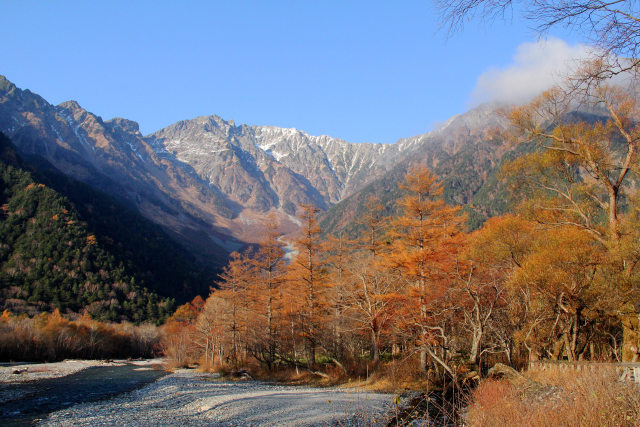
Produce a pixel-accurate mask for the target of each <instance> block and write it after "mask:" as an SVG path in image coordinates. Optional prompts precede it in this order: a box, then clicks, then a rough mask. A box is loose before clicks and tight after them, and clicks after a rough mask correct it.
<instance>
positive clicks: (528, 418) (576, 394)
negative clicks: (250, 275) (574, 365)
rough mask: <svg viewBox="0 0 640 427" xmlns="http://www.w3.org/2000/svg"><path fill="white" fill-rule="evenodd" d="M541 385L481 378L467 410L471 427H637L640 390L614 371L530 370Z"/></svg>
mask: <svg viewBox="0 0 640 427" xmlns="http://www.w3.org/2000/svg"><path fill="white" fill-rule="evenodd" d="M526 376H527V377H529V378H530V379H533V380H534V381H536V382H537V383H538V384H539V386H536V387H531V386H527V385H523V386H515V385H513V384H510V383H508V382H506V381H504V380H500V381H495V380H485V381H482V382H481V384H480V385H479V386H478V388H477V389H476V390H475V391H474V393H473V396H472V402H471V404H470V405H469V409H468V421H469V425H471V426H533V427H535V426H540V427H542V426H585V427H587V426H589V427H590V426H594V427H595V426H637V425H638V420H640V389H639V387H638V386H637V385H636V384H633V383H631V382H629V381H623V380H620V379H619V378H618V375H617V374H616V373H615V372H614V371H599V372H589V373H586V372H576V371H567V372H562V373H558V372H549V371H539V372H535V371H532V372H528V373H527V374H526Z"/></svg>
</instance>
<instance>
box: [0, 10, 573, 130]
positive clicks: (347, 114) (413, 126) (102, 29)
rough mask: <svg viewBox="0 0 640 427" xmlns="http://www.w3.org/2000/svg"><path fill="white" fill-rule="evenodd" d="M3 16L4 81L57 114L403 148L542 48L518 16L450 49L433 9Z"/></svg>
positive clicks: (458, 37)
mask: <svg viewBox="0 0 640 427" xmlns="http://www.w3.org/2000/svg"><path fill="white" fill-rule="evenodd" d="M2 6H3V7H2V8H3V14H2V15H3V16H2V25H0V38H1V39H2V40H3V42H2V43H1V44H0V74H3V75H5V76H6V77H7V78H8V79H9V80H11V81H13V82H14V83H15V84H16V85H17V86H19V87H21V88H28V89H30V90H32V91H33V92H36V93H39V94H40V95H42V96H43V97H44V98H45V99H47V100H48V101H49V102H51V103H54V104H57V103H60V102H63V101H65V100H69V99H74V100H77V101H78V102H79V103H80V104H81V105H82V106H83V107H84V108H86V109H87V110H89V111H91V112H93V113H95V114H97V115H100V116H102V117H103V118H104V119H109V118H112V117H125V118H128V119H131V120H135V121H137V122H139V123H140V127H141V130H142V132H143V133H145V134H146V133H150V132H153V131H155V130H158V129H160V128H162V127H164V126H168V125H170V124H172V123H174V122H176V121H178V120H182V119H189V118H193V117H196V116H200V115H209V114H217V115H220V116H221V117H223V118H225V119H233V120H235V122H236V123H237V124H238V123H247V124H256V125H274V126H283V127H296V128H298V129H302V130H305V131H307V132H308V133H310V134H313V135H320V134H327V135H331V136H334V137H339V138H343V139H346V140H347V141H352V142H363V141H368V142H393V141H395V140H397V139H398V138H401V137H407V136H411V135H415V134H419V133H424V132H426V131H428V130H429V129H431V128H432V127H433V126H434V124H436V123H438V122H442V121H445V120H446V119H448V118H449V117H450V116H452V115H454V114H459V113H462V112H464V111H465V110H467V109H468V108H469V106H470V103H472V102H474V99H473V98H474V95H473V94H474V93H475V94H477V93H478V87H477V85H478V79H479V78H480V77H481V76H483V75H484V76H486V75H487V73H488V74H489V75H490V74H491V72H494V74H495V72H496V71H500V70H503V69H505V68H509V67H511V66H513V63H514V55H516V53H517V52H518V49H519V46H520V49H521V47H522V44H523V43H527V42H529V43H531V42H535V41H536V38H537V34H536V33H535V32H534V31H532V30H530V29H529V28H528V27H527V25H528V24H527V23H524V22H522V21H520V20H519V19H518V18H517V17H516V16H514V17H513V19H510V18H509V19H508V22H502V21H498V22H494V23H491V24H488V25H485V24H482V23H477V22H471V23H469V24H468V25H467V26H466V27H465V29H464V31H462V32H459V33H457V34H455V35H453V36H452V37H449V38H447V35H446V32H445V31H442V30H439V26H438V17H437V13H436V10H435V6H434V4H433V3H432V2H431V1H429V0H423V1H403V2H393V1H366V2H365V1H361V2H360V1H358V2H356V1H317V2H313V1H300V0H298V1H276V0H274V1H202V2H197V1H189V2H163V1H149V2H145V1H136V2H131V1H123V2H120V1H103V2H98V1H83V2H74V1H57V2H53V1H46V2H44V1H29V0H20V1H14V0H5V1H4V2H3V5H2ZM551 36H553V37H558V38H560V39H562V40H566V41H567V42H568V43H569V44H573V43H576V42H577V40H573V39H571V36H570V35H568V34H562V33H552V34H551ZM543 52H544V49H543ZM527 61H528V60H526V59H525V60H524V62H525V63H526V62H527ZM493 78H494V80H495V78H498V81H499V78H500V77H499V76H498V77H496V76H495V75H494V76H493ZM493 83H494V84H495V81H494V82H493ZM507 91H509V90H507ZM484 97H485V98H486V97H489V98H490V95H486V94H485V96H484Z"/></svg>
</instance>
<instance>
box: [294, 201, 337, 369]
mask: <svg viewBox="0 0 640 427" xmlns="http://www.w3.org/2000/svg"><path fill="white" fill-rule="evenodd" d="M301 208H302V215H301V217H300V219H301V221H302V231H301V235H300V237H299V238H298V239H296V241H295V246H296V249H297V251H298V255H297V256H296V257H295V258H294V259H293V261H292V262H291V263H290V264H289V268H288V278H289V281H288V284H289V286H290V287H291V289H290V292H289V295H291V297H293V298H295V299H297V300H298V301H299V304H297V305H298V306H299V307H300V311H299V313H298V320H299V324H300V329H301V331H302V335H303V337H304V341H305V347H306V353H307V364H308V365H309V367H310V368H311V367H313V366H314V365H315V360H316V350H317V347H318V345H319V343H320V338H321V333H322V325H323V321H324V319H325V316H326V306H327V298H326V297H327V285H328V280H327V272H326V268H325V266H324V265H323V263H322V260H321V256H322V254H323V243H322V240H321V236H320V235H321V230H320V227H319V226H318V221H317V214H318V212H319V210H318V208H316V207H314V206H312V205H302V206H301Z"/></svg>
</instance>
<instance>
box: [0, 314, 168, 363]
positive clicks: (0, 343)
mask: <svg viewBox="0 0 640 427" xmlns="http://www.w3.org/2000/svg"><path fill="white" fill-rule="evenodd" d="M159 343H160V334H159V331H158V328H157V326H155V325H152V324H142V325H133V324H131V323H126V322H123V323H106V322H100V321H97V320H94V319H92V318H91V317H90V316H89V315H88V314H86V313H85V314H84V315H83V316H81V317H80V318H78V319H76V320H70V319H68V318H66V317H64V316H62V315H61V314H60V312H59V311H58V310H54V312H53V313H41V314H38V315H36V316H34V317H29V316H27V315H24V314H22V315H13V314H11V313H10V312H9V311H8V310H5V311H4V312H3V313H2V315H1V316H0V360H2V361H50V362H51V361H57V360H63V359H67V358H75V359H105V358H129V357H154V356H158V355H160V354H161V351H160V350H161V349H160V347H159Z"/></svg>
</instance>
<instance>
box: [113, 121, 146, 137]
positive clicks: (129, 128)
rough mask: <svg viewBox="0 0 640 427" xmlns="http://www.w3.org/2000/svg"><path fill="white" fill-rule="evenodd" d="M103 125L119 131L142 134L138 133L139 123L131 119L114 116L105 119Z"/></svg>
mask: <svg viewBox="0 0 640 427" xmlns="http://www.w3.org/2000/svg"><path fill="white" fill-rule="evenodd" d="M105 125H108V126H110V127H112V128H114V129H119V130H120V131H122V132H125V133H130V134H135V135H137V136H142V134H141V133H140V125H139V124H138V122H134V121H133V120H128V119H123V118H120V117H114V118H113V119H111V120H107V121H106V122H105Z"/></svg>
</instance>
